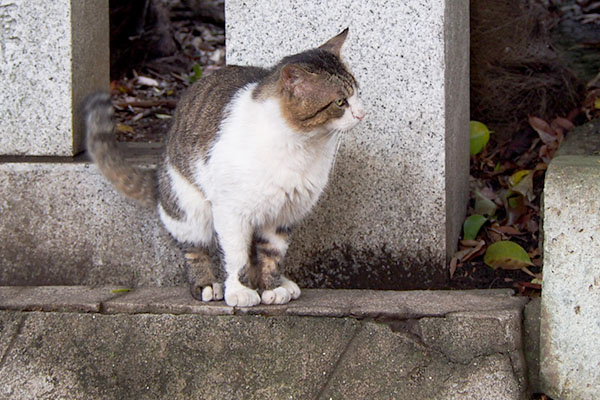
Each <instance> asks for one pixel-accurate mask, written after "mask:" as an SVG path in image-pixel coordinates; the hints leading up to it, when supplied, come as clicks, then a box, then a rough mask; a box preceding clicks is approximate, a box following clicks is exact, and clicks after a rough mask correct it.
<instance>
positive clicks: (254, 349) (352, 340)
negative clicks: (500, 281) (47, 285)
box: [0, 287, 528, 400]
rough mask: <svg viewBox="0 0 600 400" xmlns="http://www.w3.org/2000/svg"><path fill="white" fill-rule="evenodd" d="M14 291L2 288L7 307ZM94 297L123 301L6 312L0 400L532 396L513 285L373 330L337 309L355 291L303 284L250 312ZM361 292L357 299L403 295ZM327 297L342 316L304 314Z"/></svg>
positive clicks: (368, 318) (425, 296) (143, 293)
mask: <svg viewBox="0 0 600 400" xmlns="http://www.w3.org/2000/svg"><path fill="white" fill-rule="evenodd" d="M19 289H20V290H21V291H22V293H28V294H29V295H33V294H34V293H38V294H39V297H40V298H47V299H50V298H56V296H57V295H59V294H60V291H61V290H62V291H63V292H64V294H65V297H71V299H72V300H73V299H74V298H75V297H77V293H79V295H80V296H81V297H82V299H85V298H89V294H90V293H86V292H85V291H83V290H82V288H68V287H65V288H52V290H50V291H49V292H48V291H46V292H44V291H41V290H40V288H19ZM10 290H13V289H12V288H6V287H4V288H0V309H6V308H7V307H5V304H6V301H7V299H8V298H7V296H6V294H7V293H10ZM90 290H94V291H95V292H94V293H95V296H96V297H94V296H92V297H94V298H97V296H98V295H100V296H101V297H102V296H103V295H107V294H111V295H113V296H114V298H109V299H108V300H106V301H103V302H102V306H101V311H100V312H99V313H98V312H91V313H72V312H61V313H56V312H45V313H41V312H26V313H23V312H15V311H0V352H1V353H0V355H1V358H0V399H16V400H21V399H31V398H35V399H41V400H43V399H56V398H62V399H81V398H86V399H92V400H94V399H124V398H126V399H129V398H135V399H154V398H169V399H171V398H172V399H189V398H202V399H225V398H243V399H265V398H268V399H290V398H292V399H308V398H313V399H330V398H351V399H357V398H369V399H371V398H372V399H390V398H398V399H404V398H410V399H423V400H425V399H428V400H430V399H440V400H442V399H444V400H445V399H478V400H479V399H526V398H528V397H527V390H526V385H525V384H524V381H525V374H524V371H523V369H522V365H521V363H522V360H520V359H519V353H520V351H521V347H520V345H521V342H520V325H519V322H520V320H521V314H520V311H521V310H522V307H523V305H524V303H525V301H526V299H520V298H515V297H511V296H510V295H508V294H507V293H506V292H505V291H491V292H490V293H488V294H486V293H484V292H483V291H473V292H456V294H457V296H455V297H454V298H450V297H447V294H448V293H450V292H447V293H446V294H444V295H443V296H436V294H435V292H423V293H409V294H408V296H407V297H404V298H405V299H409V298H411V297H414V298H415V299H416V300H418V301H421V302H422V303H424V304H425V306H422V307H420V309H419V311H418V313H422V312H425V313H429V314H430V315H417V313H415V310H412V311H409V312H408V314H407V315H406V316H408V318H404V317H402V315H401V314H397V309H388V308H386V307H383V308H382V309H381V315H385V316H387V317H386V318H378V319H377V321H380V322H375V321H376V320H375V319H374V318H377V317H379V315H377V314H363V315H362V317H361V319H355V318H353V317H350V316H348V315H342V314H341V313H340V310H346V311H347V310H348V308H347V304H346V303H347V301H348V300H349V299H352V298H353V291H327V290H308V291H306V293H305V294H304V295H303V296H302V297H301V298H300V299H299V300H298V301H297V302H292V303H290V304H289V307H287V309H285V310H284V309H282V308H281V307H262V308H258V309H256V310H255V313H258V312H261V314H260V315H259V314H256V315H250V314H249V313H242V312H241V311H242V310H241V309H234V308H231V307H225V306H223V305H222V304H218V303H217V304H212V305H208V306H206V307H205V308H197V307H195V306H194V305H195V304H198V303H197V302H195V301H194V300H192V299H191V298H189V295H187V296H188V297H186V292H185V291H184V290H183V289H177V288H154V289H151V288H147V289H137V290H133V291H131V292H124V291H115V290H112V289H111V288H110V287H104V288H95V289H90ZM115 292H116V293H115ZM44 293H46V294H44ZM48 293H51V295H50V294H48ZM355 294H356V296H354V297H355V298H356V299H358V300H355V301H356V302H360V301H363V302H376V303H378V304H386V303H387V304H388V305H391V304H393V301H389V302H386V301H384V299H386V298H389V299H390V300H400V299H401V298H400V297H394V293H393V292H371V291H358V292H357V293H355ZM403 295H404V294H403ZM336 296H338V297H337V298H338V301H337V302H335V301H334V300H335V298H336ZM27 297H28V296H25V295H22V296H21V300H22V301H24V302H25V303H28V302H29V301H28V300H27ZM476 299H479V300H480V303H478V302H476V301H475V300H476ZM376 300H378V301H376ZM144 301H146V302H147V303H148V304H144ZM302 301H303V302H304V304H303V305H302V307H300V308H297V309H296V310H294V307H293V305H294V303H301V302H302ZM15 302H17V301H16V300H14V301H12V303H11V304H12V306H14V303H15ZM81 302H82V301H80V303H81ZM494 302H495V303H496V304H497V306H498V307H497V308H496V309H491V308H490V307H491V305H492V304H493V303H494ZM71 303H76V302H74V301H72V302H71ZM185 303H188V305H189V307H188V308H187V309H184V308H183V305H184V304H185ZM322 303H323V304H325V305H328V306H329V307H330V311H331V313H332V314H333V315H335V316H334V317H331V316H324V315H323V314H322V313H323V309H321V310H318V309H317V310H315V312H314V314H316V315H320V316H310V315H298V313H299V314H302V313H305V312H306V310H308V309H310V308H311V307H312V306H314V305H318V304H322ZM409 303H410V302H409ZM448 303H453V306H451V307H448V305H447V304H448ZM160 304H162V307H163V310H166V309H167V307H168V306H169V305H170V306H173V305H174V304H177V307H179V308H174V309H173V310H174V311H178V312H181V313H182V314H177V315H176V314H171V313H166V314H159V313H158V312H160V309H159V308H157V307H158V306H159V305H160ZM478 304H480V308H481V309H484V310H485V311H478V310H479V308H478ZM436 305H437V306H436ZM119 307H121V308H120V309H119ZM152 307H154V308H152ZM51 308H52V307H49V308H48V309H51ZM209 308H212V310H209ZM227 308H228V309H227ZM443 309H446V310H448V309H454V310H462V311H460V312H452V311H451V312H448V313H443V312H441V311H440V310H443ZM149 310H151V312H153V313H151V314H150V313H148V311H149ZM261 310H262V311H261ZM298 310H299V312H298V313H297V311H298ZM65 311H68V310H65ZM123 311H126V313H123ZM218 313H222V314H223V315H216V314H218ZM231 313H236V314H238V313H240V314H245V315H231ZM392 316H395V317H392Z"/></svg>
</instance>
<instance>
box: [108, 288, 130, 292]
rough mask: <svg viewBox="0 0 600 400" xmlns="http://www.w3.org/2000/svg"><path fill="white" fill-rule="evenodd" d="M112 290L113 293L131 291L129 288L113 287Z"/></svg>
mask: <svg viewBox="0 0 600 400" xmlns="http://www.w3.org/2000/svg"><path fill="white" fill-rule="evenodd" d="M110 292H111V293H127V292H131V289H129V288H121V289H113V290H111V291H110Z"/></svg>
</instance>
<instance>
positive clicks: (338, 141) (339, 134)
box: [329, 129, 344, 176]
mask: <svg viewBox="0 0 600 400" xmlns="http://www.w3.org/2000/svg"><path fill="white" fill-rule="evenodd" d="M333 135H334V136H335V137H336V139H335V140H336V144H335V152H334V153H333V160H332V161H331V171H330V172H329V176H331V175H333V172H334V170H335V162H336V160H337V156H338V153H339V151H340V146H341V145H342V137H344V133H343V132H342V131H341V130H340V129H336V130H335V131H334V132H333Z"/></svg>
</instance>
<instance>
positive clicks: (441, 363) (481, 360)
mask: <svg viewBox="0 0 600 400" xmlns="http://www.w3.org/2000/svg"><path fill="white" fill-rule="evenodd" d="M459 330H460V328H459ZM481 333H485V332H484V330H483V329H482V330H481ZM520 373H522V371H518V370H514V369H513V363H512V362H511V359H510V357H509V356H508V355H507V354H504V351H503V350H501V351H500V352H491V353H490V354H488V355H486V356H484V355H480V356H477V357H472V358H470V359H468V360H464V361H461V362H453V361H449V360H448V358H446V355H445V354H444V353H442V352H439V351H436V350H435V349H433V348H431V347H428V346H427V345H424V344H423V343H422V342H421V341H420V340H418V339H416V338H415V336H414V334H412V333H410V332H404V331H396V332H392V331H391V330H390V329H389V328H388V327H386V326H385V325H381V324H376V323H372V322H367V323H364V324H363V327H362V329H361V330H360V331H359V332H358V334H357V335H356V337H355V338H354V339H353V341H352V342H351V343H350V345H349V346H348V350H347V351H346V354H345V357H344V358H343V359H341V360H340V362H339V367H338V368H337V369H336V370H335V372H334V374H333V375H332V377H331V380H330V383H329V385H328V386H327V388H326V389H325V390H324V391H323V395H322V396H321V397H319V398H320V399H338V398H339V399H414V400H421V399H422V400H429V399H440V400H441V399H457V400H458V399H472V400H479V399H506V400H508V399H514V400H521V399H525V398H526V388H525V387H523V385H522V384H521V383H520V381H521V379H520V377H519V374H520Z"/></svg>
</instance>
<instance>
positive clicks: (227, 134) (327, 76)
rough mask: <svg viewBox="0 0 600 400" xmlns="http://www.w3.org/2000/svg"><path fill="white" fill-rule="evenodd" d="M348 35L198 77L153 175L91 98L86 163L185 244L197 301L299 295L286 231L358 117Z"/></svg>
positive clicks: (108, 112) (315, 194)
mask: <svg viewBox="0 0 600 400" xmlns="http://www.w3.org/2000/svg"><path fill="white" fill-rule="evenodd" d="M347 34H348V29H346V30H344V31H343V32H342V33H340V34H339V35H337V36H335V37H333V38H332V39H330V40H329V41H327V42H326V43H325V44H323V45H322V46H320V47H318V48H316V49H312V50H308V51H304V52H302V53H299V54H295V55H292V56H288V57H285V58H284V59H283V60H281V62H279V63H278V64H277V65H275V66H274V67H272V68H271V69H263V68H256V67H241V66H227V67H225V68H223V69H221V70H219V71H217V72H215V73H214V74H213V75H211V76H208V77H206V78H204V79H201V80H200V81H198V82H196V83H195V84H194V85H193V86H191V87H190V88H189V89H188V91H187V93H186V94H185V95H184V96H183V97H182V99H181V100H180V102H179V104H178V107H177V110H176V111H175V117H174V120H173V125H172V127H171V129H170V131H169V133H168V137H167V142H166V149H165V152H164V156H163V159H162V162H161V163H160V165H159V166H158V168H157V170H156V171H152V170H145V169H142V168H138V167H136V166H134V165H131V164H129V163H128V162H126V161H125V157H124V154H122V152H121V150H120V148H119V147H117V145H116V143H115V139H114V121H113V119H114V117H113V115H114V110H113V108H112V106H111V104H110V97H109V95H108V94H105V93H100V94H96V95H92V96H91V97H90V98H89V99H88V101H87V103H86V109H85V110H86V131H87V141H88V151H89V153H90V155H91V157H92V159H93V160H94V161H95V162H96V163H97V165H98V167H99V169H100V170H101V171H102V173H103V174H104V175H105V176H106V178H107V179H108V180H109V181H110V182H111V183H112V184H113V185H114V186H115V187H116V188H117V189H118V190H119V191H121V192H122V193H123V194H125V195H126V196H128V197H130V198H132V199H134V200H136V201H137V202H139V203H141V204H142V205H145V206H149V207H153V208H156V209H157V210H158V214H159V215H160V219H161V221H162V223H163V224H164V226H165V228H166V229H167V230H168V231H169V232H170V233H171V235H172V236H173V237H174V238H175V239H176V240H177V241H179V242H180V243H182V244H183V245H184V246H187V253H186V263H187V274H188V279H189V283H190V289H191V292H192V295H193V296H194V298H196V299H199V300H202V301H211V300H220V299H222V298H223V296H224V297H225V302H226V303H227V304H228V305H230V306H240V307H247V306H253V305H256V304H258V303H260V302H261V300H262V302H263V303H265V304H283V303H287V302H289V301H290V300H291V299H295V298H297V297H298V296H299V295H300V289H299V288H298V285H296V284H295V283H294V282H292V281H291V280H289V279H287V278H286V277H284V276H283V275H281V274H280V272H279V267H280V265H281V263H282V260H283V257H284V255H285V252H286V250H287V248H288V235H289V233H290V230H291V228H292V226H293V225H294V224H296V223H297V222H298V221H300V220H301V219H302V217H304V216H305V215H306V214H307V213H308V212H309V211H310V210H311V208H312V207H313V206H314V205H315V203H316V202H317V200H318V198H319V196H320V195H321V193H322V192H323V189H324V188H325V186H326V184H327V180H328V176H329V171H330V169H331V167H332V164H333V162H334V158H335V154H336V151H337V144H338V141H339V139H340V137H341V135H344V134H345V133H346V132H347V131H348V130H350V129H352V128H353V127H354V126H355V125H356V124H357V123H358V122H359V121H360V120H361V119H363V117H364V116H365V111H364V110H363V107H362V106H361V103H360V101H359V99H358V91H357V87H358V84H357V82H356V80H355V79H354V77H353V76H352V74H351V73H350V71H349V70H348V68H347V67H346V66H345V65H344V63H343V62H342V60H341V59H340V50H341V47H342V45H343V43H344V41H345V39H346V36H347ZM223 284H224V288H223ZM259 293H261V295H259Z"/></svg>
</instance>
